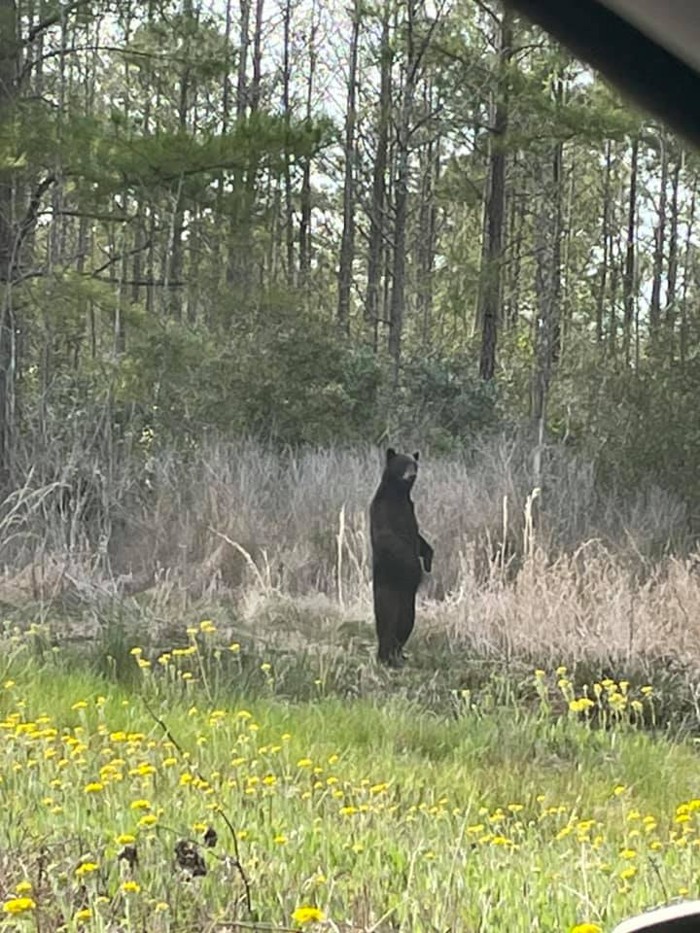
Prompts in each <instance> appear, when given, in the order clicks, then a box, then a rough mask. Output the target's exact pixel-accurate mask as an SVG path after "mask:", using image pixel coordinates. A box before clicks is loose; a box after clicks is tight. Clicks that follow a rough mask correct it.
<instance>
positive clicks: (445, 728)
mask: <svg viewBox="0 0 700 933" xmlns="http://www.w3.org/2000/svg"><path fill="white" fill-rule="evenodd" d="M420 647H421V645H420V640H419V645H418V649H420ZM422 647H423V648H424V649H425V650H427V651H429V650H430V646H429V645H424V646H422ZM414 653H415V652H414ZM263 657H264V655H261V654H260V653H259V652H257V651H256V650H255V646H254V645H252V644H242V643H241V642H232V641H230V639H229V634H228V633H226V632H224V631H222V630H219V627H218V625H217V624H216V622H215V621H212V620H210V619H204V620H199V622H198V624H196V625H191V626H189V627H188V630H187V631H183V632H182V637H181V638H179V639H178V646H177V647H174V648H172V649H170V650H167V651H156V652H151V651H148V650H146V649H144V648H142V647H141V646H140V645H133V646H132V647H131V648H130V649H128V651H125V656H124V657H122V658H121V663H122V665H123V667H122V674H121V677H119V678H117V677H115V676H110V674H109V672H106V673H104V674H102V675H100V674H99V673H97V672H96V671H95V669H94V665H93V667H92V669H91V668H90V666H87V667H85V668H83V669H82V670H81V669H76V665H75V657H74V656H71V654H70V652H66V651H64V650H62V649H61V648H56V647H54V648H51V647H50V646H49V645H48V644H47V642H46V639H45V636H44V635H43V634H42V632H41V631H40V630H38V629H33V630H30V631H26V632H24V633H20V632H19V631H18V630H12V629H10V630H8V631H6V632H5V634H4V636H3V643H2V658H3V660H2V671H1V673H2V680H1V683H0V774H1V775H2V780H1V783H0V799H1V801H2V806H1V807H0V821H1V823H2V828H1V830H0V835H1V837H2V839H3V846H2V856H1V857H2V866H1V872H0V877H1V878H2V881H1V882H0V896H1V901H2V907H1V908H0V909H1V910H2V917H3V920H2V923H3V924H4V926H5V927H10V928H17V929H22V930H27V929H36V930H57V929H60V928H64V929H67V930H78V929H86V930H88V929H89V930H117V929H121V930H123V929H147V930H163V931H165V930H194V929H196V930H249V929H258V930H268V929H277V930H284V929H300V928H302V927H303V928H311V929H328V930H343V931H368V930H377V931H388V930H399V929H401V930H431V931H433V930H434V931H447V930H464V931H481V930H499V929H508V930H511V931H523V933H525V931H531V930H547V931H549V930H551V931H555V930H564V931H569V930H571V929H576V928H577V926H578V928H579V929H582V930H590V931H593V930H597V929H600V930H608V929H610V928H611V927H612V925H614V923H615V922H617V921H619V920H621V919H623V918H624V917H625V916H628V915H629V914H630V913H634V912H635V911H636V910H637V909H642V908H646V907H650V906H652V905H655V904H657V903H662V902H667V901H669V900H672V899H673V898H676V897H683V896H687V895H689V894H695V893H696V892H697V888H698V869H697V865H698V858H697V848H698V846H699V845H700V835H699V834H698V828H699V827H698V824H699V820H700V778H699V777H698V769H697V752H696V748H695V745H694V743H693V742H692V740H680V739H676V740H674V741H669V740H668V739H667V738H664V737H663V736H662V735H660V734H655V732H656V731H658V727H659V726H660V723H658V722H656V716H657V707H658V708H659V709H660V708H661V700H660V699H657V697H656V696H655V690H654V687H653V685H652V684H646V683H636V684H633V683H630V682H627V681H621V682H620V681H614V680H612V679H606V680H603V681H602V682H591V683H589V684H588V685H586V686H584V685H582V684H581V683H580V681H579V679H578V678H577V677H576V676H574V675H573V674H572V672H570V671H568V670H565V669H564V668H560V669H559V670H549V671H543V670H538V671H533V670H527V669H526V668H525V667H524V666H522V665H519V666H518V665H516V666H515V667H511V669H510V670H507V671H506V670H504V669H503V668H502V667H501V668H500V669H499V666H498V665H491V667H490V669H489V670H488V671H483V670H482V671H481V672H480V675H479V681H480V682H479V684H478V686H476V685H475V687H474V689H473V690H470V689H469V688H465V687H461V688H458V689H447V688H446V685H447V683H448V682H449V675H448V676H446V677H445V678H444V679H443V680H442V681H441V682H438V680H437V679H436V678H433V683H432V687H431V685H430V684H425V683H423V684H422V687H421V686H420V681H421V675H424V674H425V670H423V671H422V672H421V670H420V669H418V670H413V671H412V672H411V671H409V670H408V669H407V670H405V671H402V672H399V673H395V672H394V673H391V674H388V673H387V672H385V671H383V670H380V669H378V668H374V667H373V666H372V663H371V662H370V661H369V660H368V658H357V659H356V660H355V661H353V660H352V659H348V658H339V657H337V656H336V657H332V658H331V657H328V656H327V655H326V656H324V655H323V654H320V653H317V654H316V655H314V654H309V653H307V654H306V655H305V656H303V657H302V656H296V657H292V656H287V657H286V658H285V657H284V656H282V655H278V656H276V655H275V653H274V652H272V653H271V654H270V660H267V661H265V660H262V658H263ZM115 660H116V659H115ZM435 660H437V658H435V657H434V658H433V659H432V661H435ZM453 660H454V659H453ZM127 664H128V665H131V667H127V666H126V665H127ZM463 669H466V668H463ZM114 673H115V671H113V672H112V674H114ZM352 684H354V687H353V688H352V689H351V685H352ZM350 693H355V694H356V695H355V696H354V697H352V696H349V695H348V694H350ZM295 694H296V696H295ZM412 695H415V698H412ZM212 831H213V833H212ZM214 834H215V835H214ZM581 924H583V925H584V926H579V925H581ZM585 924H591V926H585Z"/></svg>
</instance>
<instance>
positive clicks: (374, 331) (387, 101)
mask: <svg viewBox="0 0 700 933" xmlns="http://www.w3.org/2000/svg"><path fill="white" fill-rule="evenodd" d="M390 38H391V31H390V13H389V3H388V2H385V4H384V8H383V11H382V37H381V40H380V48H379V61H380V77H379V106H378V112H377V150H376V152H375V155H374V164H373V166H372V199H371V202H370V208H369V244H368V251H367V297H366V301H365V324H366V326H367V327H368V329H369V331H370V333H371V335H372V346H373V347H374V349H375V350H376V349H377V344H378V338H379V317H380V314H379V312H380V307H381V304H382V302H381V298H382V287H381V283H382V265H383V263H382V257H383V254H384V236H385V231H386V170H387V165H388V155H389V119H390V116H391V69H392V64H393V51H392V46H391V42H390Z"/></svg>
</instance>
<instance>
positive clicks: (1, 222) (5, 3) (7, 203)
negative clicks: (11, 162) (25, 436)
mask: <svg viewBox="0 0 700 933" xmlns="http://www.w3.org/2000/svg"><path fill="white" fill-rule="evenodd" d="M17 28H18V22H17V7H16V4H15V2H14V0H0V130H1V129H2V128H3V127H5V126H7V127H9V125H10V121H11V120H12V118H13V112H14V109H15V106H16V102H17V94H18V75H19V66H20V44H19V37H18V35H17ZM13 201H14V177H13V172H12V169H11V168H10V167H8V166H6V165H2V164H0V288H2V292H0V301H1V302H2V303H1V304H0V496H3V497H4V495H5V494H6V493H7V491H8V490H7V487H8V483H9V480H10V473H11V465H12V449H13V428H14V392H15V370H14V365H13V364H14V332H15V319H14V308H13V303H12V279H13V277H14V266H15V225H14V223H13V215H14V204H13Z"/></svg>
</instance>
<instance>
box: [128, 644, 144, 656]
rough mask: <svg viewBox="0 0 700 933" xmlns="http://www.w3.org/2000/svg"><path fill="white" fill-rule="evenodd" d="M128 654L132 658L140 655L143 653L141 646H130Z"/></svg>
mask: <svg viewBox="0 0 700 933" xmlns="http://www.w3.org/2000/svg"><path fill="white" fill-rule="evenodd" d="M129 654H130V655H132V656H133V657H134V658H138V657H140V655H142V654H143V648H139V647H138V646H137V647H136V648H132V649H131V651H130V652H129Z"/></svg>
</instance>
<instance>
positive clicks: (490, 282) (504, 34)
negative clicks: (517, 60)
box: [479, 7, 513, 381]
mask: <svg viewBox="0 0 700 933" xmlns="http://www.w3.org/2000/svg"><path fill="white" fill-rule="evenodd" d="M499 31H500V36H499V47H498V56H499V67H498V71H499V74H498V87H497V90H496V101H495V107H494V115H493V131H492V133H491V135H490V138H489V146H490V156H489V191H488V199H487V202H486V243H485V251H484V255H483V268H482V273H481V274H482V278H483V287H482V292H481V294H482V302H483V303H482V307H481V309H480V312H479V318H480V320H481V328H482V329H481V354H480V358H479V376H480V377H481V378H482V379H483V380H485V381H488V380H490V379H493V376H494V373H495V371H496V345H497V342H498V322H499V317H501V295H502V275H503V254H504V242H503V227H504V220H505V209H506V153H505V148H504V147H505V135H506V132H507V130H508V96H509V95H508V83H509V82H508V69H509V67H510V61H511V58H512V55H513V12H512V10H511V8H510V7H506V9H505V11H504V13H503V15H502V17H501V23H500V30H499Z"/></svg>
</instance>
